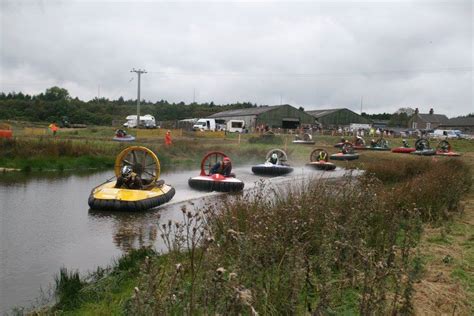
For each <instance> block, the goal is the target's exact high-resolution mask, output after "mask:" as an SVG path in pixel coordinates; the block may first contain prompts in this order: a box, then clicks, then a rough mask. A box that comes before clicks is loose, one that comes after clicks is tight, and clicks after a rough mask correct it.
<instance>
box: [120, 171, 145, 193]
mask: <svg viewBox="0 0 474 316" xmlns="http://www.w3.org/2000/svg"><path fill="white" fill-rule="evenodd" d="M115 188H123V189H131V190H141V189H142V188H143V182H142V179H140V176H139V175H138V174H136V173H135V172H133V170H132V168H131V167H130V166H123V168H122V170H121V174H120V176H119V177H118V178H117V183H116V184H115Z"/></svg>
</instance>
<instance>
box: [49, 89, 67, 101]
mask: <svg viewBox="0 0 474 316" xmlns="http://www.w3.org/2000/svg"><path fill="white" fill-rule="evenodd" d="M70 98H71V97H70V96H69V92H68V91H67V90H66V89H64V88H59V87H56V86H55V87H51V88H49V89H46V92H45V93H44V100H45V101H59V100H69V99H70Z"/></svg>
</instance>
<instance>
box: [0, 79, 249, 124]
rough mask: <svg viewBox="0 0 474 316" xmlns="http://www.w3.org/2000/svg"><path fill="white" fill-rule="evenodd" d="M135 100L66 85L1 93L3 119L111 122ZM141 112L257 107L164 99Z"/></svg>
mask: <svg viewBox="0 0 474 316" xmlns="http://www.w3.org/2000/svg"><path fill="white" fill-rule="evenodd" d="M136 102H137V101H136V100H132V99H130V100H124V98H123V97H120V98H118V99H117V100H109V99H107V98H100V99H99V98H95V99H93V100H90V101H82V100H80V99H78V98H71V96H70V95H69V92H68V91H67V90H66V89H64V88H59V87H52V88H49V89H47V90H46V91H45V92H44V93H40V94H38V95H28V94H23V93H21V92H19V93H13V92H12V93H8V94H5V93H3V92H2V93H0V119H4V120H23V121H35V122H38V121H44V122H58V123H60V122H61V121H62V120H63V119H64V118H65V117H67V119H68V121H69V122H71V123H74V124H93V125H110V124H112V121H113V120H120V121H125V117H126V116H127V115H132V114H136ZM140 103H141V105H140V109H141V110H140V113H141V114H142V115H144V114H151V115H153V116H154V117H155V118H156V120H158V121H171V120H181V119H186V118H200V117H207V116H209V115H211V114H214V113H217V112H221V111H226V110H231V109H240V108H250V107H256V106H257V105H256V104H252V103H250V102H244V103H233V104H225V105H216V104H214V103H213V102H210V103H191V104H185V103H184V102H179V103H169V102H168V101H165V100H160V101H157V102H150V101H146V100H143V101H141V102H140Z"/></svg>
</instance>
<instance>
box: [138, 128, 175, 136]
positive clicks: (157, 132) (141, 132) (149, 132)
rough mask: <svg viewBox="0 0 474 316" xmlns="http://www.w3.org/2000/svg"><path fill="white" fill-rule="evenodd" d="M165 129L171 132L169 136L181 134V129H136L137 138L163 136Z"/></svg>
mask: <svg viewBox="0 0 474 316" xmlns="http://www.w3.org/2000/svg"><path fill="white" fill-rule="evenodd" d="M167 131H170V132H171V137H173V136H176V137H179V136H183V130H182V129H164V128H158V129H137V138H163V137H165V134H166V132H167Z"/></svg>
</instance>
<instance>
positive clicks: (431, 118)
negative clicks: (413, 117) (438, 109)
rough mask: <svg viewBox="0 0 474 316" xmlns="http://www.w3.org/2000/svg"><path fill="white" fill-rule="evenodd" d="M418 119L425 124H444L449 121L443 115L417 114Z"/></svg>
mask: <svg viewBox="0 0 474 316" xmlns="http://www.w3.org/2000/svg"><path fill="white" fill-rule="evenodd" d="M418 117H419V118H420V119H422V120H423V121H425V122H427V123H444V122H447V121H448V120H449V119H448V117H447V116H446V115H444V114H422V113H418Z"/></svg>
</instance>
